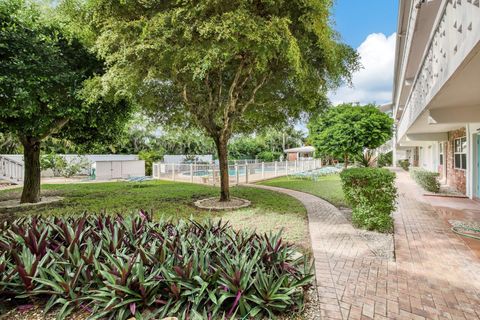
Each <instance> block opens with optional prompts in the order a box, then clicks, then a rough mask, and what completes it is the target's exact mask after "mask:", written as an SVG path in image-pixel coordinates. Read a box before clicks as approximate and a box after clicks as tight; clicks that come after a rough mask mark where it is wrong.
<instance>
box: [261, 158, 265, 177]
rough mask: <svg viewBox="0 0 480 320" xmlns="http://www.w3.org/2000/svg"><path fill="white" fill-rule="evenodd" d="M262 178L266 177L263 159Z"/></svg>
mask: <svg viewBox="0 0 480 320" xmlns="http://www.w3.org/2000/svg"><path fill="white" fill-rule="evenodd" d="M262 179H265V162H263V161H262Z"/></svg>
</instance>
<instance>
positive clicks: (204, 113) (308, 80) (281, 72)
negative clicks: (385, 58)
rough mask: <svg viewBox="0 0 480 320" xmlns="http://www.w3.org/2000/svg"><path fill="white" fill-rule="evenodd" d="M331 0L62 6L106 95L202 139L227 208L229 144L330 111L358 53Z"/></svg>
mask: <svg viewBox="0 0 480 320" xmlns="http://www.w3.org/2000/svg"><path fill="white" fill-rule="evenodd" d="M331 5H332V3H331V1H330V0H302V1H280V0H278V1H263V2H261V3H252V2H251V1H250V0H235V1H231V0H219V1H202V2H195V1H176V0H167V1H162V2H161V3H159V2H158V1H156V0H147V1H130V2H128V3H125V2H124V1H119V0H88V1H75V0H65V1H64V2H63V4H62V5H61V7H62V8H63V9H64V11H65V12H66V13H67V14H68V15H69V16H70V18H71V19H72V23H73V24H74V25H77V26H78V29H81V30H83V31H84V34H85V37H86V38H87V39H89V40H90V41H92V43H93V44H94V46H93V47H94V48H95V50H96V51H97V53H98V54H99V55H100V56H101V57H102V58H103V59H105V61H106V63H107V65H108V66H109V68H108V70H107V72H106V74H105V75H104V76H103V77H102V88H100V89H99V91H108V92H114V94H115V95H116V96H117V97H118V96H119V97H121V98H125V97H126V98H128V99H131V100H134V101H138V102H139V104H141V105H142V106H144V107H145V109H147V110H149V111H150V112H152V113H153V114H155V115H156V117H157V119H159V120H163V122H168V123H173V124H177V125H179V126H182V127H183V126H186V125H194V126H199V127H201V128H202V129H204V130H205V132H206V133H207V134H208V136H210V137H211V138H212V139H213V141H214V143H215V145H216V151H217V153H218V159H219V162H220V181H221V200H228V199H229V179H228V151H227V145H228V141H229V139H230V138H231V137H232V136H233V135H234V134H235V133H238V132H253V131H255V130H257V129H258V128H259V127H265V126H268V127H272V126H275V125H279V124H282V125H284V124H285V123H288V122H291V121H292V119H298V118H299V117H301V116H302V115H304V114H309V113H314V112H318V110H319V109H321V108H322V107H323V106H325V105H326V93H327V91H328V89H329V88H333V87H336V86H338V85H339V84H341V83H342V82H343V81H345V80H347V81H348V80H350V77H351V73H352V72H353V71H355V70H356V69H357V67H358V65H357V54H356V53H355V51H354V50H353V49H352V48H350V47H348V46H346V45H345V44H342V43H340V42H339V41H338V37H337V36H336V33H335V32H334V31H333V30H332V28H331V23H330V21H329V18H330V8H331Z"/></svg>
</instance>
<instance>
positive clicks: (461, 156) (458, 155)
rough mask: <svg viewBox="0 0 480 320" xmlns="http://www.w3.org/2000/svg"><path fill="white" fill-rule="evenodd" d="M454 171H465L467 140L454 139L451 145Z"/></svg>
mask: <svg viewBox="0 0 480 320" xmlns="http://www.w3.org/2000/svg"><path fill="white" fill-rule="evenodd" d="M453 151H454V155H455V169H462V170H465V169H467V138H466V137H463V138H458V139H455V141H454V145H453Z"/></svg>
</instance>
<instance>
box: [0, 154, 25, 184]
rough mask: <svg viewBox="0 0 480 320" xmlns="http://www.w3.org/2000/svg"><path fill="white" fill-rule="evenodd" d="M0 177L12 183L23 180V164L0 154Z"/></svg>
mask: <svg viewBox="0 0 480 320" xmlns="http://www.w3.org/2000/svg"><path fill="white" fill-rule="evenodd" d="M0 179H3V180H7V181H9V182H11V183H14V184H19V183H22V182H23V164H22V163H20V162H17V161H15V160H12V159H10V158H7V157H4V156H0Z"/></svg>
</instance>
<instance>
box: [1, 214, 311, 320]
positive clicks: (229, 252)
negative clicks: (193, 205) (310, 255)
mask: <svg viewBox="0 0 480 320" xmlns="http://www.w3.org/2000/svg"><path fill="white" fill-rule="evenodd" d="M0 228H1V231H2V232H1V233H0V270H1V271H2V272H1V273H0V296H1V297H2V298H9V297H11V298H16V299H20V298H33V297H45V298H46V299H48V302H47V303H46V306H45V310H47V311H48V310H50V309H52V307H58V308H59V311H58V315H57V318H59V319H64V318H65V317H66V316H68V315H69V314H71V313H72V312H74V311H75V310H84V311H89V312H91V318H92V319H100V318H105V317H108V318H110V319H128V318H131V317H135V318H136V319H141V318H156V319H158V318H163V317H166V316H177V317H179V318H181V319H212V318H214V319H216V318H221V317H226V318H230V317H232V316H233V317H235V318H236V317H238V318H246V317H248V318H263V317H265V316H268V318H273V317H274V316H275V314H277V313H280V312H287V311H288V312H295V311H300V310H301V309H302V307H303V303H304V301H303V296H304V294H303V291H304V289H305V288H307V287H308V286H309V285H310V284H311V280H312V279H313V275H312V273H311V266H310V263H309V262H308V259H307V258H306V257H304V256H302V255H299V254H298V251H297V250H296V249H295V247H294V246H292V245H290V244H287V243H285V242H284V241H283V240H282V238H281V236H280V234H277V235H259V234H255V233H250V232H244V231H235V230H234V229H233V228H231V227H230V226H228V225H227V224H222V223H221V222H220V221H219V222H218V223H212V222H210V223H204V224H201V223H197V222H194V221H190V222H183V221H180V222H179V223H177V224H171V223H168V222H155V221H153V220H152V219H151V218H150V216H149V215H148V214H147V213H145V212H140V214H139V215H136V216H134V217H133V216H126V217H123V216H117V217H110V216H106V217H105V216H99V217H95V216H84V217H81V218H35V217H34V218H22V219H18V220H15V221H13V222H11V223H7V222H5V223H4V224H2V225H0Z"/></svg>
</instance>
